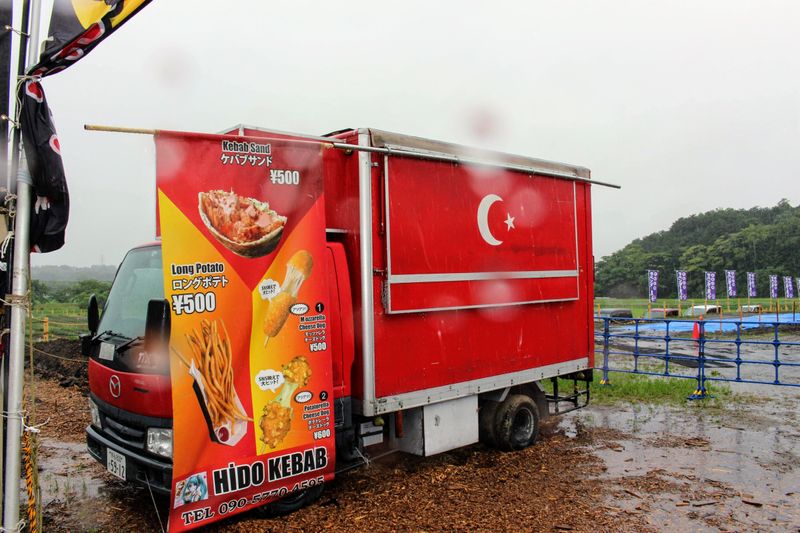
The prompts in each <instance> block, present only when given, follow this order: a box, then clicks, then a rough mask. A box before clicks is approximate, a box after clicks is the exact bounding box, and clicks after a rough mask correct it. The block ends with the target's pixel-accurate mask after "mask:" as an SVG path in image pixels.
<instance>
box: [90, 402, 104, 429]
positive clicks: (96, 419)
mask: <svg viewBox="0 0 800 533" xmlns="http://www.w3.org/2000/svg"><path fill="white" fill-rule="evenodd" d="M89 412H90V413H91V414H92V425H93V426H94V427H96V428H98V429H103V426H102V424H101V423H100V409H99V408H98V407H97V404H96V403H94V402H93V401H92V400H89Z"/></svg>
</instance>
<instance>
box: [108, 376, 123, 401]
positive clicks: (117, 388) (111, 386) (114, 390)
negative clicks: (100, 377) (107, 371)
mask: <svg viewBox="0 0 800 533" xmlns="http://www.w3.org/2000/svg"><path fill="white" fill-rule="evenodd" d="M108 390H109V391H111V396H113V397H114V398H119V395H120V394H122V384H121V383H120V382H119V376H117V375H116V374H115V375H113V376H111V379H109V380H108Z"/></svg>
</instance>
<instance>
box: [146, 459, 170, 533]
mask: <svg viewBox="0 0 800 533" xmlns="http://www.w3.org/2000/svg"><path fill="white" fill-rule="evenodd" d="M144 480H145V481H146V482H147V490H148V491H150V501H152V502H153V509H155V510H156V518H157V519H158V525H159V526H160V527H161V533H166V529H164V523H163V522H162V521H161V513H159V512H158V505H156V498H155V496H153V489H151V488H150V476H148V475H147V470H145V471H144Z"/></svg>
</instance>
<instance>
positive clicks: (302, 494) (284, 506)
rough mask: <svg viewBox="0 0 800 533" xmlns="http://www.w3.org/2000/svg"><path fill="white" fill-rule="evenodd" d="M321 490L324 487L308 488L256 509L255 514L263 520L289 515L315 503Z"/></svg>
mask: <svg viewBox="0 0 800 533" xmlns="http://www.w3.org/2000/svg"><path fill="white" fill-rule="evenodd" d="M323 488H324V485H322V484H320V485H314V486H313V487H309V488H307V489H306V490H301V491H297V492H294V493H292V494H289V495H288V496H286V497H285V498H281V499H280V500H277V501H274V502H272V503H269V504H267V505H264V506H262V507H259V508H257V509H256V512H258V513H259V514H260V515H261V516H264V517H265V518H274V517H276V516H283V515H287V514H291V513H293V512H295V511H299V510H300V509H302V508H303V507H305V506H307V505H311V504H312V503H314V502H315V501H317V500H318V499H319V497H320V496H321V495H322V490H323Z"/></svg>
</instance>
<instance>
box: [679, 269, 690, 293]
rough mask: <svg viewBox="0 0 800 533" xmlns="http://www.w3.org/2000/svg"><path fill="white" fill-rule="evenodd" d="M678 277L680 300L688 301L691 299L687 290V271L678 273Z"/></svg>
mask: <svg viewBox="0 0 800 533" xmlns="http://www.w3.org/2000/svg"><path fill="white" fill-rule="evenodd" d="M676 276H677V278H678V299H679V300H687V299H688V298H689V291H688V290H687V289H686V271H685V270H678V271H676Z"/></svg>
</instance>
